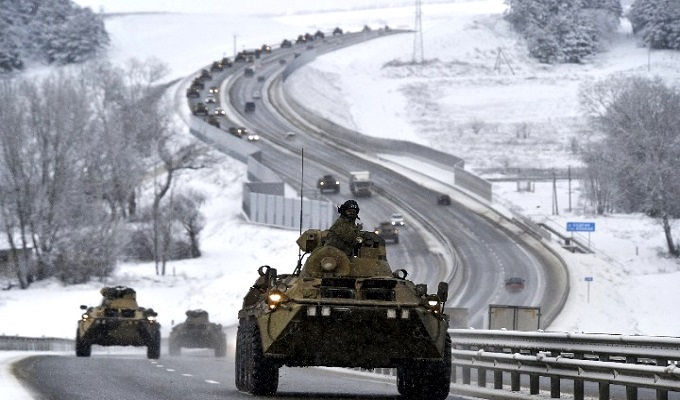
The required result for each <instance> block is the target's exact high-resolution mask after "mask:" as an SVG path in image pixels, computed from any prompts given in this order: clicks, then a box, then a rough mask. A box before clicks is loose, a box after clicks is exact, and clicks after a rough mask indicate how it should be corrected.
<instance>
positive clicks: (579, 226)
mask: <svg viewBox="0 0 680 400" xmlns="http://www.w3.org/2000/svg"><path fill="white" fill-rule="evenodd" d="M567 232H588V248H589V249H590V232H595V223H594V222H567ZM573 235H574V234H573V233H572V237H573Z"/></svg>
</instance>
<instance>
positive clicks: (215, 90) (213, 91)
mask: <svg viewBox="0 0 680 400" xmlns="http://www.w3.org/2000/svg"><path fill="white" fill-rule="evenodd" d="M219 92H220V88H219V87H217V86H210V89H208V93H210V94H217V93H219Z"/></svg>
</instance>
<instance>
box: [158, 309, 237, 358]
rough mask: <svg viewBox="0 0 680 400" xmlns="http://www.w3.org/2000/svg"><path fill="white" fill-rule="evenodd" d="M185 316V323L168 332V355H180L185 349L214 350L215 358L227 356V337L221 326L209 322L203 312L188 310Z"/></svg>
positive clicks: (206, 313)
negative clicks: (183, 348)
mask: <svg viewBox="0 0 680 400" xmlns="http://www.w3.org/2000/svg"><path fill="white" fill-rule="evenodd" d="M185 314H186V316H187V319H186V321H184V322H182V323H180V324H177V325H175V326H174V327H173V328H172V330H171V331H170V343H169V345H168V347H169V349H170V355H171V356H178V355H180V353H181V352H182V347H185V348H192V349H195V348H199V349H200V348H210V349H215V357H224V356H225V355H226V354H227V335H226V334H225V333H224V331H223V330H222V325H220V324H216V323H213V322H210V318H209V316H208V312H207V311H205V310H189V311H187V312H186V313H185Z"/></svg>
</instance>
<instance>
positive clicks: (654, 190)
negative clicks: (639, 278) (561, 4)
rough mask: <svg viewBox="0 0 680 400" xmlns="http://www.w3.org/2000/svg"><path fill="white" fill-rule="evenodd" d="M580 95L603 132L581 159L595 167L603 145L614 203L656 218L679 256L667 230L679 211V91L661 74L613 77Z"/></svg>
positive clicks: (592, 118)
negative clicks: (645, 76) (666, 81)
mask: <svg viewBox="0 0 680 400" xmlns="http://www.w3.org/2000/svg"><path fill="white" fill-rule="evenodd" d="M581 99H582V104H583V105H584V106H585V109H586V111H587V112H588V114H589V116H590V117H591V120H592V122H593V124H594V127H595V129H596V130H597V131H598V132H600V133H601V134H602V135H603V136H602V139H601V140H600V141H599V142H598V147H592V148H590V149H588V150H587V151H586V154H588V155H590V157H587V158H585V159H584V161H586V163H588V162H590V165H592V166H595V167H597V163H598V162H599V161H594V160H598V158H597V153H598V151H599V152H600V154H602V153H603V152H602V151H601V149H607V153H606V154H609V155H610V157H608V158H607V159H606V163H607V167H606V168H607V171H608V174H607V178H611V182H612V184H613V185H615V186H616V191H617V193H618V194H619V196H618V197H617V198H616V205H617V206H618V207H620V208H622V209H623V210H624V211H627V212H643V213H645V214H647V215H649V216H652V217H656V218H658V219H659V220H660V222H661V225H662V227H663V230H664V234H665V237H666V245H667V248H668V252H669V253H670V254H672V255H674V256H678V255H680V252H679V251H678V248H677V247H676V246H675V243H674V242H673V237H672V231H671V219H672V218H677V217H679V216H680V203H678V202H677V198H678V197H680V174H678V169H677V167H678V165H680V131H679V130H678V126H680V93H678V91H677V90H676V89H674V88H671V87H669V86H667V85H666V84H664V82H663V81H662V80H661V79H659V78H654V79H650V78H644V77H612V78H609V79H606V80H604V81H601V82H597V83H596V84H594V85H593V86H592V87H589V88H587V89H585V90H583V91H582V93H581ZM594 156H595V157H594ZM599 164H600V166H602V164H603V163H602V162H599Z"/></svg>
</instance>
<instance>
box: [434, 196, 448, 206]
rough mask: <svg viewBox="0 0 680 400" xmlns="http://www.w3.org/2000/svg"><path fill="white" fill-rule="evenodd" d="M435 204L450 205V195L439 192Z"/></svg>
mask: <svg viewBox="0 0 680 400" xmlns="http://www.w3.org/2000/svg"><path fill="white" fill-rule="evenodd" d="M437 204H439V205H440V206H450V205H451V197H449V195H448V194H444V193H442V194H440V195H439V196H437Z"/></svg>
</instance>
